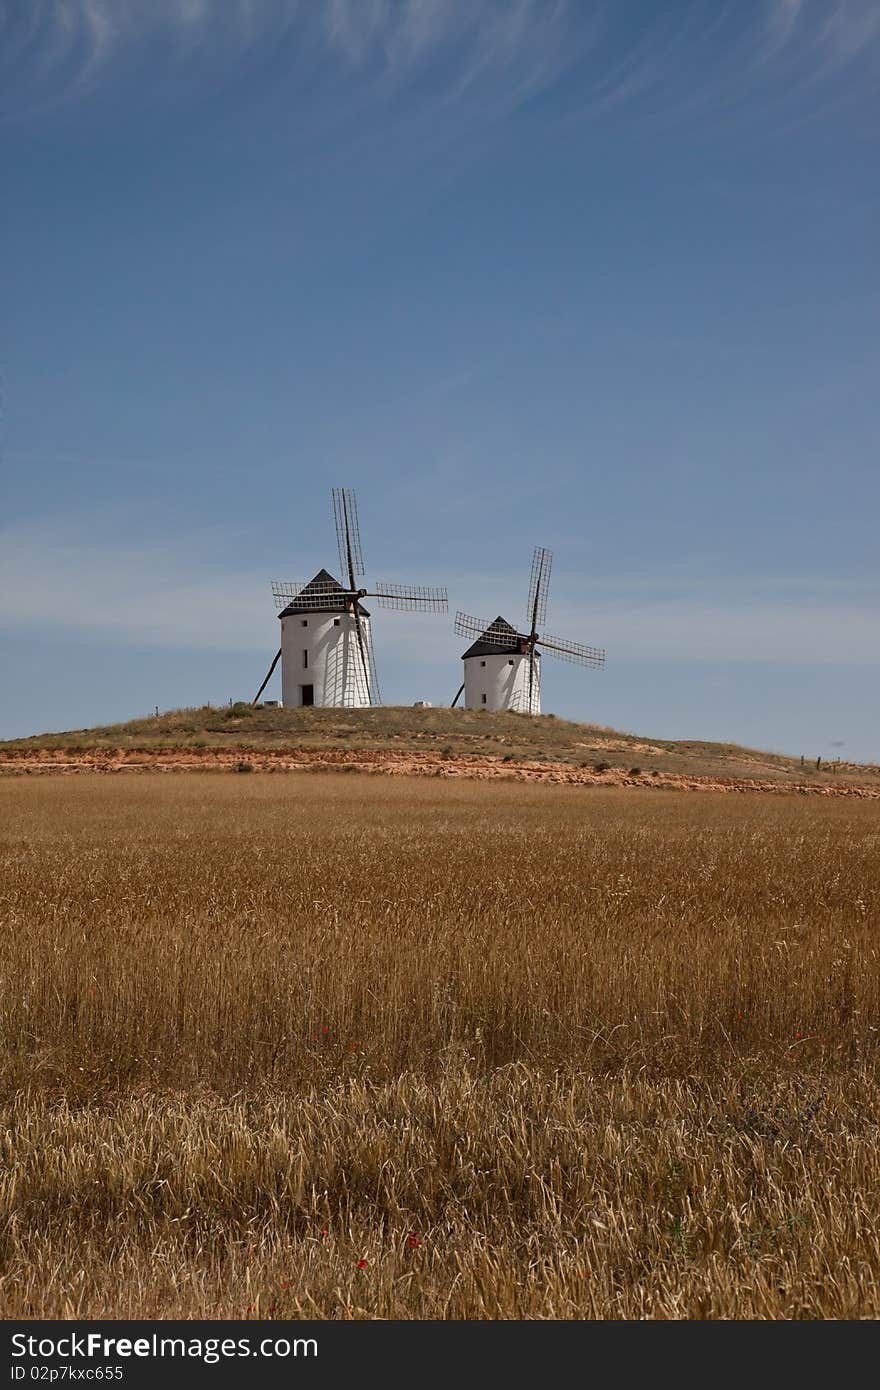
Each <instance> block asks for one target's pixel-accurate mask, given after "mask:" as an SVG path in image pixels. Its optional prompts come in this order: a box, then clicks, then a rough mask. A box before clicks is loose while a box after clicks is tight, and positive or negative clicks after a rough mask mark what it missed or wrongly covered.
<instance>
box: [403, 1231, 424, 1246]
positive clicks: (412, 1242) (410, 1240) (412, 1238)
mask: <svg viewBox="0 0 880 1390" xmlns="http://www.w3.org/2000/svg"><path fill="white" fill-rule="evenodd" d="M406 1243H407V1245H408V1246H409V1248H410V1250H418V1248H419V1246H420V1245H421V1243H422V1242H421V1241H420V1240H419V1238H418V1236H417V1235H416V1234H415V1232H413V1233H412V1235H409V1236H407V1238H406Z"/></svg>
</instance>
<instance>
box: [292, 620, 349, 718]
mask: <svg viewBox="0 0 880 1390" xmlns="http://www.w3.org/2000/svg"><path fill="white" fill-rule="evenodd" d="M337 619H338V626H337V622H336V621H335V620H337ZM361 628H362V630H363V633H364V639H365V641H366V642H367V643H368V641H369V635H370V620H369V618H361ZM367 649H368V651H369V645H368V647H367ZM306 651H307V652H308V654H309V661H308V666H306V665H305V663H304V662H303V652H306ZM304 685H311V686H313V687H314V703H315V704H316V705H334V706H346V707H348V708H351V709H355V708H358V707H360V706H362V705H369V703H370V693H369V688H368V684H367V681H366V678H365V676H364V669H363V663H362V661H361V654H360V647H359V645H358V639H357V629H356V626H355V621H354V618H353V616H352V615H351V614H350V613H338V612H337V613H292V614H291V615H290V616H289V617H287V618H282V619H281V703H282V705H285V706H288V707H289V706H291V705H293V706H296V705H301V704H302V687H303V686H304Z"/></svg>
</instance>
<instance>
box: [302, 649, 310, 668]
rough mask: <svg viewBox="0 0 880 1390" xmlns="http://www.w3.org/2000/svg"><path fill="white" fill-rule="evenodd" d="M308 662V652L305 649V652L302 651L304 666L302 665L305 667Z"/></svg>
mask: <svg viewBox="0 0 880 1390" xmlns="http://www.w3.org/2000/svg"><path fill="white" fill-rule="evenodd" d="M308 664H309V654H308V652H307V651H305V652H303V666H304V667H305V666H308Z"/></svg>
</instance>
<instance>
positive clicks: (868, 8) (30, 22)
mask: <svg viewBox="0 0 880 1390" xmlns="http://www.w3.org/2000/svg"><path fill="white" fill-rule="evenodd" d="M0 37H2V40H3V43H2V53H0V78H2V79H3V87H4V89H5V93H6V96H5V99H4V102H3V103H2V109H4V110H5V111H6V112H7V114H8V115H21V113H22V111H26V110H33V109H35V108H36V109H39V107H40V106H41V105H45V104H46V103H47V102H53V101H54V102H57V101H61V100H64V99H65V98H69V97H71V96H73V95H74V94H76V93H83V92H85V91H87V90H89V89H90V88H91V87H92V86H93V85H94V84H95V83H97V82H98V81H99V79H100V77H101V75H102V74H107V73H109V72H111V71H112V69H113V65H114V63H115V62H116V61H117V60H119V59H121V58H124V57H125V55H126V54H127V53H130V52H131V51H132V50H133V49H135V47H136V46H137V45H138V44H141V43H143V42H144V41H147V40H155V39H157V38H159V39H161V40H162V44H161V45H160V46H159V48H157V49H156V50H155V52H154V54H153V58H152V61H154V62H163V61H164V62H166V63H177V64H180V63H182V62H186V61H191V62H196V61H197V62H198V64H199V74H200V76H202V77H203V76H204V75H205V74H206V73H208V72H210V71H211V69H212V67H215V68H218V69H223V68H229V67H230V66H233V65H234V64H235V63H236V62H237V61H238V60H239V59H240V57H241V55H242V54H243V52H245V51H252V50H255V49H258V48H259V47H260V46H261V45H262V46H263V47H264V48H265V49H266V51H267V52H269V51H272V50H273V49H274V50H277V49H278V46H279V44H280V43H281V41H282V40H284V39H287V38H290V37H293V38H294V39H295V40H297V43H295V44H294V45H293V49H292V50H291V51H293V50H295V49H296V48H297V46H299V47H301V48H302V49H303V50H307V51H308V52H309V53H310V54H314V55H316V56H317V57H318V58H320V57H321V55H323V57H324V59H326V60H327V61H328V62H329V63H330V65H331V67H332V65H333V64H335V65H336V67H337V68H338V70H339V72H338V74H337V76H340V75H342V76H345V78H346V81H347V82H349V83H351V82H355V83H359V84H363V85H364V86H365V88H366V89H367V90H369V91H370V92H372V94H373V97H374V98H375V99H376V100H377V101H379V100H382V98H383V97H386V98H387V96H388V95H389V94H390V93H395V92H397V91H399V90H401V89H406V88H408V87H410V86H412V87H415V86H418V89H419V99H420V100H421V101H424V102H426V103H427V104H428V105H430V106H431V107H432V108H433V109H437V108H438V107H443V106H447V107H448V106H450V105H452V104H460V103H462V102H468V101H473V100H477V99H478V100H479V102H480V103H481V107H480V109H481V110H482V111H483V113H484V114H485V113H486V112H488V113H489V114H490V115H493V114H503V113H504V112H509V111H511V110H515V109H517V108H518V107H519V106H521V105H522V104H523V103H524V102H527V101H529V100H530V99H531V98H533V97H534V96H535V95H536V94H539V93H541V92H544V91H547V90H549V89H550V88H552V87H553V86H555V85H556V84H558V83H559V82H560V81H562V80H564V79H566V78H568V77H570V76H573V75H575V74H576V81H574V83H573V84H572V90H571V92H570V94H569V95H570V110H571V111H572V113H573V114H574V115H575V116H580V117H593V118H595V117H598V116H601V115H604V114H606V113H608V112H609V111H618V110H620V109H622V108H627V107H629V106H635V107H636V108H640V109H641V110H642V113H643V115H644V116H645V117H651V118H653V119H661V120H662V118H663V117H664V116H667V117H673V116H675V115H676V114H678V115H681V114H684V113H687V112H691V111H693V110H694V109H699V108H702V107H706V106H708V107H710V108H711V107H713V106H714V108H715V109H731V108H742V107H744V106H746V105H748V106H749V107H750V108H751V109H752V110H754V109H755V108H758V109H760V106H761V102H762V101H763V102H779V101H782V103H783V105H785V104H787V105H791V104H792V103H794V102H795V101H796V99H797V97H798V94H803V92H804V90H805V88H812V89H814V90H815V88H816V87H817V86H819V85H821V83H823V82H825V81H826V80H828V79H830V78H833V77H835V76H837V75H838V74H839V73H840V72H841V71H842V70H843V69H844V68H849V67H852V66H853V65H855V64H857V63H860V62H863V61H868V62H870V63H871V65H872V67H871V76H872V80H873V79H876V77H877V58H878V54H880V6H878V4H877V2H876V0H832V3H829V0H759V3H757V4H756V5H753V6H742V5H739V4H728V5H719V4H718V3H717V0H688V3H684V4H682V5H680V6H675V7H666V8H664V7H659V8H658V7H651V6H641V5H627V4H615V3H611V0H28V3H27V4H23V3H22V0H0ZM160 54H162V55H164V57H162V56H160ZM813 100H814V101H815V100H816V98H815V96H814V97H813Z"/></svg>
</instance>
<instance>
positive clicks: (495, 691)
mask: <svg viewBox="0 0 880 1390" xmlns="http://www.w3.org/2000/svg"><path fill="white" fill-rule="evenodd" d="M552 563H553V556H552V555H551V553H550V551H549V550H545V549H544V548H543V547H542V546H536V547H535V553H534V556H533V557H532V573H531V577H530V579H529V600H528V607H527V609H526V623H527V625H528V631H527V632H518V631H517V630H516V628H515V627H513V626H512V625H511V624H510V623H509V622H508V621H507V619H506V618H502V617H497V618H496V619H495V621H494V622H491V623H486V622H483V621H482V620H481V619H480V618H472V617H470V615H469V614H467V613H456V615H455V631H456V632H457V633H458V635H459V637H474V638H476V641H475V642H473V643H472V645H471V646H470V647H468V649H467V651H466V652H464V653H463V655H462V661H463V662H464V681H463V682H462V685H461V687H460V689H459V691H458V693H457V694H456V697H455V699H454V700H453V702H452V704H453V708H454V707H455V705H456V704H457V703H458V700H459V696H460V695H461V693H462V691H464V704H465V709H512V710H518V711H520V712H521V713H523V714H540V713H541V655H542V653H544V652H549V653H550V655H551V656H557V657H559V658H560V660H562V661H572V662H575V663H576V664H577V665H578V666H592V667H593V668H594V669H600V668H601V667H603V666H604V665H605V653H604V651H602V649H601V648H599V647H585V646H584V645H583V644H582V643H581V642H569V641H568V640H567V639H566V638H564V637H545V636H543V635H542V634H541V633H540V632H539V631H538V629H539V627H543V625H544V622H545V620H546V617H547V590H548V587H549V583H550V567H551V565H552Z"/></svg>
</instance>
